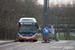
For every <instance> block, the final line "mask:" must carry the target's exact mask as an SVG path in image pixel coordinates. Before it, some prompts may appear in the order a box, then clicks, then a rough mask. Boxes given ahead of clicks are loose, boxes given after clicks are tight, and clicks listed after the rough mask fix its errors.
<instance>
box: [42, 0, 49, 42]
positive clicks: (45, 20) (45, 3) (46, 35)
mask: <svg viewBox="0 0 75 50" xmlns="http://www.w3.org/2000/svg"><path fill="white" fill-rule="evenodd" d="M48 1H49V0H44V11H43V13H44V16H43V28H45V27H48V4H49V3H48ZM46 38H48V33H44V32H43V40H44V41H45V42H46Z"/></svg>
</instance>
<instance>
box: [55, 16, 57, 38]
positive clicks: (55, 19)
mask: <svg viewBox="0 0 75 50" xmlns="http://www.w3.org/2000/svg"><path fill="white" fill-rule="evenodd" d="M56 23H57V17H56V16H55V38H56Z"/></svg>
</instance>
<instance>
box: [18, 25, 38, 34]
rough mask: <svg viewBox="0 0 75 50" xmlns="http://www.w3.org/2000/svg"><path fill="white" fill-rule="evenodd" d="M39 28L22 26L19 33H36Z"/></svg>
mask: <svg viewBox="0 0 75 50" xmlns="http://www.w3.org/2000/svg"><path fill="white" fill-rule="evenodd" d="M36 31H37V27H36V26H34V25H33V26H32V25H22V26H20V27H19V32H33V33H36Z"/></svg>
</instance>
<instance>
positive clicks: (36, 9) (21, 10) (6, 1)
mask: <svg viewBox="0 0 75 50" xmlns="http://www.w3.org/2000/svg"><path fill="white" fill-rule="evenodd" d="M41 11H42V9H41V8H40V6H39V5H38V6H37V2H36V1H34V0H0V39H16V36H17V27H16V24H17V22H18V21H19V19H20V18H21V17H34V18H36V19H37V20H38V21H39V19H40V17H41V16H40V15H41V14H42V13H40V12H41ZM39 13H40V14H39ZM39 23H40V22H39Z"/></svg>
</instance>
